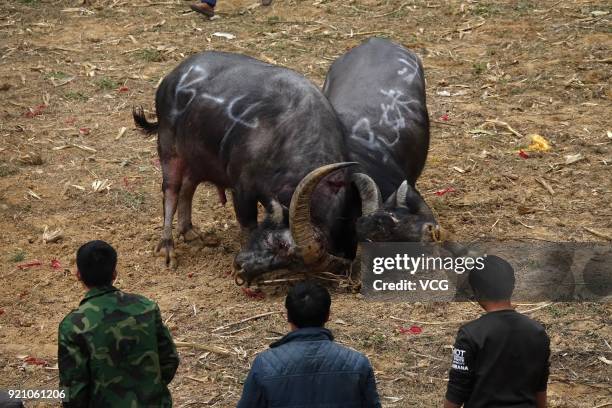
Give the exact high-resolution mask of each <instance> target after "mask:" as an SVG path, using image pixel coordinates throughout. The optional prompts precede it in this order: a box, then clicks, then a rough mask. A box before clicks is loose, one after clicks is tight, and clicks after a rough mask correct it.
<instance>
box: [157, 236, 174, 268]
mask: <svg viewBox="0 0 612 408" xmlns="http://www.w3.org/2000/svg"><path fill="white" fill-rule="evenodd" d="M155 254H156V255H157V256H159V257H161V258H164V263H165V266H166V268H172V269H176V268H177V267H178V263H177V262H176V252H175V251H174V242H172V240H171V239H162V240H160V241H159V244H157V248H155Z"/></svg>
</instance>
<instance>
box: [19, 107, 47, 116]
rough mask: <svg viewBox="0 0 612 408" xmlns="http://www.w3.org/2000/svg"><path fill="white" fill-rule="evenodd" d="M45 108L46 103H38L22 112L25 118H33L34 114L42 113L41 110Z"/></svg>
mask: <svg viewBox="0 0 612 408" xmlns="http://www.w3.org/2000/svg"><path fill="white" fill-rule="evenodd" d="M46 108H47V105H45V104H44V103H43V104H42V105H38V106H36V107H34V108H29V109H28V110H27V112H25V113H24V114H23V116H25V117H26V118H30V119H31V118H33V117H34V116H38V115H42V113H43V111H44V110H45V109H46Z"/></svg>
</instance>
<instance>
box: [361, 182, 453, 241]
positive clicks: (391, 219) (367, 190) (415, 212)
mask: <svg viewBox="0 0 612 408" xmlns="http://www.w3.org/2000/svg"><path fill="white" fill-rule="evenodd" d="M353 183H354V184H355V187H356V188H357V191H358V192H359V196H360V197H361V208H362V211H361V213H362V215H361V217H359V218H358V219H357V223H356V229H357V238H358V240H359V242H431V241H434V240H438V239H440V236H441V234H442V229H441V228H440V225H439V224H438V222H437V221H436V219H435V217H434V215H433V213H432V211H431V209H430V208H429V206H428V205H427V203H426V202H425V200H424V199H423V197H421V195H420V194H419V192H418V191H416V189H415V188H414V187H413V186H411V185H410V184H408V182H407V181H404V182H403V183H402V184H401V185H400V186H399V188H398V189H397V190H396V191H395V192H394V193H393V194H391V195H390V196H389V197H388V199H387V200H386V202H383V200H382V196H381V193H380V190H379V188H378V186H377V185H376V182H375V181H374V180H372V178H370V177H369V176H367V175H366V174H363V173H356V174H354V175H353Z"/></svg>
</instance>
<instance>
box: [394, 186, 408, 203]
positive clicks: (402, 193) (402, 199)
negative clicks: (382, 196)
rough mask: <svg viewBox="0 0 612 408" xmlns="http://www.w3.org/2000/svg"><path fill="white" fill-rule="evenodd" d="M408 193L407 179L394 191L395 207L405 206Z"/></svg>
mask: <svg viewBox="0 0 612 408" xmlns="http://www.w3.org/2000/svg"><path fill="white" fill-rule="evenodd" d="M407 194H408V180H404V182H403V183H402V185H401V186H399V188H398V189H397V192H396V193H395V205H396V206H397V207H407V205H406V195H407Z"/></svg>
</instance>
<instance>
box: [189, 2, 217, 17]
mask: <svg viewBox="0 0 612 408" xmlns="http://www.w3.org/2000/svg"><path fill="white" fill-rule="evenodd" d="M189 7H190V8H191V9H192V10H193V11H195V12H198V13H200V14H204V15H205V16H207V17H212V16H214V15H215V9H214V8H212V7H211V6H210V5H209V4H206V3H196V4H192V5H191V6H189Z"/></svg>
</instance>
